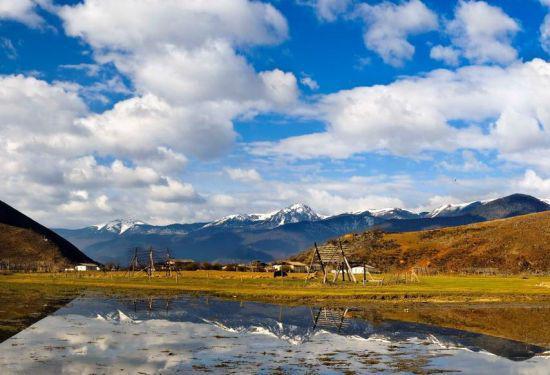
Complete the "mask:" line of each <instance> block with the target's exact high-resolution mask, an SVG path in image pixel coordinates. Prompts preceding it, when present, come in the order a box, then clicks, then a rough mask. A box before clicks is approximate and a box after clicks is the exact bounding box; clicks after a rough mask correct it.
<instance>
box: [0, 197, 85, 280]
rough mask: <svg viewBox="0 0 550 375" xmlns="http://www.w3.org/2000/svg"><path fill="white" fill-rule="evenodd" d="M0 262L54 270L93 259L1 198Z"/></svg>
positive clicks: (14, 266)
mask: <svg viewBox="0 0 550 375" xmlns="http://www.w3.org/2000/svg"><path fill="white" fill-rule="evenodd" d="M0 262H1V263H2V264H3V267H7V266H8V265H9V266H10V268H12V269H13V268H20V269H28V270H33V269H37V270H53V269H59V268H62V267H64V266H66V265H70V264H75V263H86V262H93V260H92V259H90V258H89V257H87V256H86V255H85V254H84V253H83V252H81V251H80V250H79V249H78V248H77V247H76V246H74V245H73V244H71V243H70V242H69V241H67V240H66V239H64V238H63V237H61V236H60V235H58V234H57V233H55V232H53V231H51V230H49V229H48V228H46V227H44V226H43V225H41V224H39V223H37V222H36V221H34V220H32V219H31V218H29V217H28V216H26V215H24V214H22V213H21V212H19V211H17V210H16V209H14V208H13V207H10V206H9V205H7V204H6V203H4V202H1V201H0Z"/></svg>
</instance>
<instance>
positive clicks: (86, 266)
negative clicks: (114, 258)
mask: <svg viewBox="0 0 550 375" xmlns="http://www.w3.org/2000/svg"><path fill="white" fill-rule="evenodd" d="M74 269H75V271H99V270H100V268H99V266H98V265H97V264H95V263H79V264H77V265H76V266H75V267H74Z"/></svg>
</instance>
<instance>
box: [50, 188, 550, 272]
mask: <svg viewBox="0 0 550 375" xmlns="http://www.w3.org/2000/svg"><path fill="white" fill-rule="evenodd" d="M547 210H550V204H548V203H547V202H545V201H542V200H540V199H537V198H535V197H532V196H529V195H524V194H513V195H510V196H507V197H503V198H498V199H494V200H489V201H476V202H470V203H465V204H459V205H452V204H448V205H445V206H442V207H439V208H437V209H435V210H433V211H431V212H421V213H415V212H412V211H407V210H404V209H400V208H391V209H383V210H367V211H362V212H355V213H343V214H339V215H335V216H330V217H322V216H320V215H318V214H316V213H315V212H314V211H313V210H312V209H311V208H310V207H308V206H306V205H304V204H295V205H292V206H289V207H287V208H284V209H282V210H279V211H275V212H271V213H268V214H241V215H231V216H226V217H224V218H221V219H219V220H216V221H212V222H205V223H192V224H171V225H166V226H155V225H149V224H146V223H144V222H143V221H139V220H131V219H126V220H114V221H112V222H109V223H104V224H101V225H94V226H90V227H86V228H81V229H55V231H56V232H57V233H59V234H60V235H62V236H63V237H65V238H67V239H68V240H69V241H71V242H72V243H74V244H76V245H77V246H78V247H80V248H81V249H82V250H83V251H84V252H86V254H88V255H89V256H91V257H92V258H94V259H97V260H98V261H101V262H103V263H107V262H114V263H119V264H121V265H125V264H126V263H127V262H128V259H129V257H130V253H131V252H132V249H133V248H135V247H148V246H153V247H154V248H157V249H169V250H170V253H171V255H172V256H173V257H176V258H191V259H194V260H197V261H219V262H241V261H250V260H253V259H259V260H263V261H269V260H273V259H281V258H286V257H288V256H289V255H291V254H294V253H297V252H299V251H301V250H303V249H306V248H308V247H310V246H311V245H312V244H313V242H315V241H316V242H322V241H325V240H327V239H329V238H332V237H336V236H340V235H342V234H345V233H350V232H362V231H364V230H367V229H370V228H379V229H382V230H384V231H388V232H408V231H418V230H425V229H435V228H442V227H452V226H458V225H464V224H471V223H476V222H482V221H487V220H493V219H500V218H506V217H512V216H517V215H524V214H529V213H534V212H542V211H547Z"/></svg>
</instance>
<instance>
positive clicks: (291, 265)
mask: <svg viewBox="0 0 550 375" xmlns="http://www.w3.org/2000/svg"><path fill="white" fill-rule="evenodd" d="M273 268H274V269H275V270H277V271H290V272H299V273H306V272H308V270H309V267H308V265H307V264H305V263H302V262H294V261H283V262H279V263H275V264H273Z"/></svg>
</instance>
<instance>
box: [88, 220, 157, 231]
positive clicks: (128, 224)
mask: <svg viewBox="0 0 550 375" xmlns="http://www.w3.org/2000/svg"><path fill="white" fill-rule="evenodd" d="M139 225H147V224H146V223H144V222H143V221H140V220H135V219H116V220H112V221H109V222H108V223H104V224H98V225H94V227H96V228H97V230H98V231H102V230H103V231H107V232H112V233H117V234H122V233H124V232H126V231H127V230H129V229H132V228H134V227H136V226H139Z"/></svg>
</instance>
